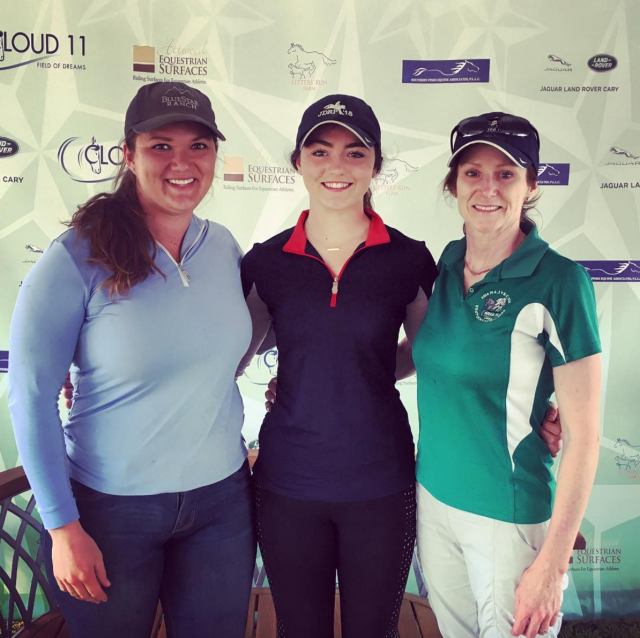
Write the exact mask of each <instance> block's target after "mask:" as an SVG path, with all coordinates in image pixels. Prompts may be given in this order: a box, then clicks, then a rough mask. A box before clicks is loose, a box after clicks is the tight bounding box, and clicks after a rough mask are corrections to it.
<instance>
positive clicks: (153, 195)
mask: <svg viewBox="0 0 640 638" xmlns="http://www.w3.org/2000/svg"><path fill="white" fill-rule="evenodd" d="M125 159H126V162H127V165H128V166H129V168H130V169H131V170H132V171H133V172H134V173H135V175H136V182H137V192H138V198H139V199H140V203H141V205H142V207H143V209H144V210H145V212H146V213H148V214H149V213H170V214H183V213H192V212H193V210H194V209H195V208H196V206H197V205H198V204H199V203H200V202H201V201H202V199H203V197H204V196H205V195H206V194H207V192H208V191H209V188H211V183H212V181H213V175H214V169H215V163H216V145H215V140H214V139H213V138H212V134H211V131H209V129H208V128H207V127H206V126H203V125H202V124H198V123H196V122H178V123H176V124H168V125H167V126H162V127H160V128H157V129H154V130H153V131H150V132H148V133H141V134H140V135H138V136H137V137H136V142H135V151H132V150H131V149H128V148H126V147H125Z"/></svg>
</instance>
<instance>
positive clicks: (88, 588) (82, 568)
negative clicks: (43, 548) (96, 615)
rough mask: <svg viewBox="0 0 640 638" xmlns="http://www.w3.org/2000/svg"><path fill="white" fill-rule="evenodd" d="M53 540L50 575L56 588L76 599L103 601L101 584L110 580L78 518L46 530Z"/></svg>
mask: <svg viewBox="0 0 640 638" xmlns="http://www.w3.org/2000/svg"><path fill="white" fill-rule="evenodd" d="M49 534H50V535H51V539H52V541H53V552H52V559H53V575H54V576H55V579H56V581H57V583H58V587H60V589H61V590H62V591H64V592H67V593H68V594H70V595H71V596H73V597H74V598H77V599H78V600H86V601H87V602H90V603H96V604H98V603H104V602H106V600H107V594H106V593H105V591H104V589H103V587H109V586H110V585H111V583H110V582H109V579H108V578H107V572H106V570H105V568H104V561H103V559H102V552H101V551H100V550H99V549H98V546H97V545H96V543H95V541H94V540H93V538H91V536H89V534H87V533H86V532H85V531H84V529H82V526H81V525H80V521H74V522H73V523H69V524H68V525H64V526H63V527H58V528H56V529H52V530H49Z"/></svg>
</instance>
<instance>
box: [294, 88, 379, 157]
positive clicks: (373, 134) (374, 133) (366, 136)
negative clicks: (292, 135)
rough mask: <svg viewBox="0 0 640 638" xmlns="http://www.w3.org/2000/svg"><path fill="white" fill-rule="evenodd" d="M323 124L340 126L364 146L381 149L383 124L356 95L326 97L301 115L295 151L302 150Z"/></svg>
mask: <svg viewBox="0 0 640 638" xmlns="http://www.w3.org/2000/svg"><path fill="white" fill-rule="evenodd" d="M323 124H338V125H340V126H344V127H345V128H346V129H348V130H349V131H351V132H352V133H353V134H354V135H355V136H356V137H357V138H358V139H359V140H360V141H361V142H362V143H363V144H364V145H365V146H368V147H369V148H371V147H373V146H378V147H379V146H380V139H381V137H382V133H381V131H380V122H378V118H377V117H376V115H375V113H374V112H373V109H372V108H371V107H370V106H369V105H368V104H367V103H366V102H365V101H364V100H361V99H360V98H358V97H354V96H353V95H342V94H335V95H327V96H326V97H323V98H322V99H321V100H318V101H317V102H314V103H313V104H312V105H311V106H310V107H309V108H308V109H307V110H306V111H305V112H304V114H303V115H302V120H301V122H300V126H299V127H298V135H297V136H296V148H298V149H301V148H302V147H303V146H304V143H305V142H306V141H307V138H308V137H309V135H310V133H311V132H312V131H315V129H317V128H318V127H319V126H322V125H323Z"/></svg>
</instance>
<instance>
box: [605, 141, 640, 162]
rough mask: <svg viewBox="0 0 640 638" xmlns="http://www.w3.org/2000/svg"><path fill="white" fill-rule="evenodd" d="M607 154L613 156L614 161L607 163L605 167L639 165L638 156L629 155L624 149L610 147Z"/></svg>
mask: <svg viewBox="0 0 640 638" xmlns="http://www.w3.org/2000/svg"><path fill="white" fill-rule="evenodd" d="M609 153H610V154H611V155H614V156H615V157H616V159H615V161H613V160H611V161H609V162H607V163H606V164H605V166H637V165H639V164H640V156H639V155H637V154H636V153H630V152H629V151H627V150H625V149H624V148H620V147H618V146H612V147H611V148H610V149H609Z"/></svg>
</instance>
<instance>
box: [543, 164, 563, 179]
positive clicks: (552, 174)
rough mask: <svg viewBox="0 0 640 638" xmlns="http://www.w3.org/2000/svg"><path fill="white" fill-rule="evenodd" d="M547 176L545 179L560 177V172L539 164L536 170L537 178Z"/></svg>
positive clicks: (547, 165)
mask: <svg viewBox="0 0 640 638" xmlns="http://www.w3.org/2000/svg"><path fill="white" fill-rule="evenodd" d="M545 173H546V174H547V177H557V176H558V175H560V171H559V170H558V169H557V168H555V167H554V166H552V165H551V164H541V165H540V168H538V177H540V176H541V175H544V174H545Z"/></svg>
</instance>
